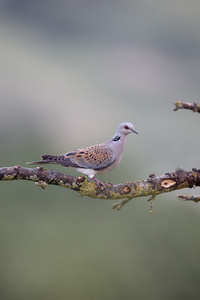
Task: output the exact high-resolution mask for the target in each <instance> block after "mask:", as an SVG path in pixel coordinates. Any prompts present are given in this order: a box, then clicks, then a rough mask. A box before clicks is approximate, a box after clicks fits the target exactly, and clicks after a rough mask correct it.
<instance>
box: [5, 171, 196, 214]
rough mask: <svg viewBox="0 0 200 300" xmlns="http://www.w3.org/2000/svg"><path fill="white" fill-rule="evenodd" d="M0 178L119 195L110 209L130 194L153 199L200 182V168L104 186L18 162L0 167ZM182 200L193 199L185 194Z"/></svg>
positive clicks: (90, 193) (97, 194) (89, 193)
mask: <svg viewBox="0 0 200 300" xmlns="http://www.w3.org/2000/svg"><path fill="white" fill-rule="evenodd" d="M0 180H30V181H34V182H35V184H36V185H38V186H40V187H41V188H43V189H44V188H45V187H47V186H48V185H50V184H52V185H58V186H61V187H66V188H70V189H72V190H74V191H78V192H79V193H80V195H81V196H88V197H91V198H99V199H112V200H113V199H121V200H120V201H119V202H118V203H115V204H113V209H117V210H119V209H121V208H122V207H123V206H124V205H125V204H126V203H127V202H128V201H130V200H131V199H133V198H137V197H143V196H151V198H150V199H149V200H153V199H154V198H155V196H156V195H159V194H162V193H167V192H171V191H175V190H179V189H183V188H192V187H195V186H200V169H199V170H197V169H192V170H191V171H184V170H182V169H177V170H176V171H175V172H171V173H165V174H164V175H162V176H155V175H154V174H150V175H149V178H148V179H146V180H141V181H134V182H130V183H120V184H111V183H106V184H105V187H103V186H102V187H101V188H99V187H98V186H97V185H96V184H95V183H94V182H91V181H88V180H87V178H86V177H84V176H79V177H73V176H70V175H66V174H62V173H59V172H57V171H54V170H49V171H48V170H45V169H43V167H37V168H34V169H32V168H24V167H21V166H13V167H4V168H0ZM181 199H183V197H181ZM184 200H192V199H187V198H185V199H184ZM193 201H195V200H193ZM195 202H197V201H195Z"/></svg>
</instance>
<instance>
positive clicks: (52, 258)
mask: <svg viewBox="0 0 200 300" xmlns="http://www.w3.org/2000/svg"><path fill="white" fill-rule="evenodd" d="M0 66H1V67H0V103H1V106H0V107H1V108H0V141H1V147H0V166H13V165H16V164H20V165H22V166H26V165H25V163H26V162H27V161H33V160H38V159H39V156H40V155H41V154H45V153H46V154H61V153H64V152H67V151H70V150H73V149H76V148H80V147H84V146H88V145H91V144H95V143H100V142H104V141H105V140H108V139H110V138H111V137H112V136H113V134H114V132H115V130H116V127H117V126H118V124H120V123H121V122H124V121H129V122H132V123H133V124H134V125H135V129H136V130H137V131H138V132H139V135H138V136H136V135H130V136H128V138H127V144H126V149H125V152H124V156H123V159H122V162H121V164H120V165H119V166H118V167H117V168H116V169H115V170H114V171H112V172H110V173H108V174H105V175H101V176H98V179H100V180H102V181H105V180H108V181H110V182H112V183H120V182H125V181H134V180H141V179H146V178H147V177H148V175H149V174H150V173H155V174H156V175H162V174H163V173H165V172H171V171H174V170H175V168H177V167H181V168H184V169H186V170H190V169H191V168H192V167H197V168H199V148H200V141H199V138H198V132H199V126H200V117H199V114H197V113H192V112H190V111H178V112H173V108H174V105H173V103H174V102H175V101H176V100H178V99H182V100H185V101H191V102H194V101H195V102H199V101H200V97H199V94H200V2H199V1H198V0H197V1H195V0H194V1H186V0H182V1H180V0H173V1H171V0H169V1H158V0H152V1H148V0H133V1H130V0H123V1H119V0H115V1H113V0H108V1H89V0H85V1H81V0H73V1H65V0H57V1H53V0H49V1H44V0H34V1H33V0H32V1H30V0H18V1H15V0H1V1H0ZM47 168H49V169H50V168H52V166H47ZM53 168H54V169H55V170H58V171H61V172H66V173H69V174H71V175H77V173H76V171H74V170H70V169H64V168H63V167H59V166H53ZM180 192H181V193H183V194H190V193H193V194H198V192H199V191H198V189H196V190H194V189H193V190H183V191H179V192H173V193H170V194H163V195H161V196H159V197H157V199H156V202H155V204H154V209H153V214H149V207H150V205H149V203H148V202H147V198H138V199H135V200H132V201H130V202H129V203H128V204H127V205H126V206H125V207H124V208H123V209H122V210H121V211H120V212H117V211H114V210H112V209H111V205H112V201H110V200H109V201H105V200H97V199H89V198H86V197H82V198H81V197H78V195H77V194H76V193H75V192H73V191H71V190H68V189H64V188H59V187H55V186H49V187H48V188H46V189H45V190H42V189H40V188H38V187H36V186H35V185H34V183H32V182H25V181H18V182H1V197H0V224H1V226H0V240H1V242H0V265H1V268H0V293H1V295H0V296H1V299H2V300H7V299H9V300H10V299H15V300H16V299H20V300H21V299H30V300H31V299H50V300H51V299H70V300H73V299H95V300H96V299H115V300H117V299H119V300H121V299H127V300H128V299H154V300H157V299H163V300H165V299H166V300H168V299H199V297H200V286H199V277H200V263H199V251H200V242H199V234H200V232H199V222H200V221H199V220H200V207H199V205H198V204H195V203H185V202H182V201H180V200H178V199H177V196H176V195H177V194H180Z"/></svg>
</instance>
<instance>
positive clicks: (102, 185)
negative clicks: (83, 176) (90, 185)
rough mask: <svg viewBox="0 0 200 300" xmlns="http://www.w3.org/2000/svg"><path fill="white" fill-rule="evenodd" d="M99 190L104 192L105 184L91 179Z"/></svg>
mask: <svg viewBox="0 0 200 300" xmlns="http://www.w3.org/2000/svg"><path fill="white" fill-rule="evenodd" d="M91 179H92V180H93V181H94V182H95V183H96V184H97V185H98V187H99V188H100V190H104V189H105V188H106V184H105V183H104V182H101V181H99V180H98V179H97V178H95V177H93V178H91Z"/></svg>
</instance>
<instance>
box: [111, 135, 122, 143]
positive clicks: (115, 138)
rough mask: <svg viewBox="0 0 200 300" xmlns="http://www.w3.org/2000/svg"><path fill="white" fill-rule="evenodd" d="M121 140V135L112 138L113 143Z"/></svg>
mask: <svg viewBox="0 0 200 300" xmlns="http://www.w3.org/2000/svg"><path fill="white" fill-rule="evenodd" d="M120 139H121V136H120V135H115V136H114V137H113V138H112V141H113V142H117V141H119V140H120Z"/></svg>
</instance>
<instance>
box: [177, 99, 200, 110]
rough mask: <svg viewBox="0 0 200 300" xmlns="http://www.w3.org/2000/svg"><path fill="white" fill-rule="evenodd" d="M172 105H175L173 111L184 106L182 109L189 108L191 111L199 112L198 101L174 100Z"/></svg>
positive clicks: (199, 105)
mask: <svg viewBox="0 0 200 300" xmlns="http://www.w3.org/2000/svg"><path fill="white" fill-rule="evenodd" d="M174 105H175V106H176V107H175V108H174V111H177V110H178V109H181V108H184V109H189V110H192V111H193V112H198V113H200V104H199V103H195V102H194V103H190V102H184V101H181V100H179V101H176V102H175V103H174Z"/></svg>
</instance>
